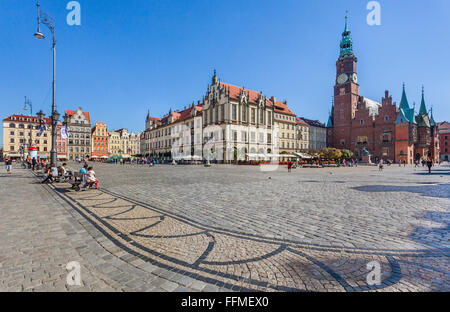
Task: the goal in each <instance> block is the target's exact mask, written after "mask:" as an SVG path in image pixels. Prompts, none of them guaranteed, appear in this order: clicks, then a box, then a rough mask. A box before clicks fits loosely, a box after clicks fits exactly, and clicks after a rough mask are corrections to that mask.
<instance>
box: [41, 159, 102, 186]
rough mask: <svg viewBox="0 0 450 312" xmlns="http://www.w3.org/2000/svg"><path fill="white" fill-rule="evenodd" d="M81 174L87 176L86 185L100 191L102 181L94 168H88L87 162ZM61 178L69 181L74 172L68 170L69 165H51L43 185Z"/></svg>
mask: <svg viewBox="0 0 450 312" xmlns="http://www.w3.org/2000/svg"><path fill="white" fill-rule="evenodd" d="M80 173H82V174H84V175H85V176H86V185H89V186H94V185H95V188H96V189H98V188H99V185H100V180H99V179H98V178H97V175H96V173H95V171H94V168H93V167H91V166H88V164H87V163H86V162H85V163H84V165H83V167H82V168H81V169H80ZM58 177H61V178H63V179H67V178H70V177H72V172H71V171H68V170H67V164H66V163H63V164H62V165H61V166H60V167H56V165H55V164H51V165H50V166H48V167H47V169H46V176H45V179H44V180H43V181H42V183H48V182H53V181H55V179H56V178H58Z"/></svg>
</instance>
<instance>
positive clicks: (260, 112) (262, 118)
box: [259, 110, 264, 124]
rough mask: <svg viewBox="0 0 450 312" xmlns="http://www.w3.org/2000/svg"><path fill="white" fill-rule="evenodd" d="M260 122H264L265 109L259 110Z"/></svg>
mask: <svg viewBox="0 0 450 312" xmlns="http://www.w3.org/2000/svg"><path fill="white" fill-rule="evenodd" d="M259 123H260V124H263V123H264V111H263V110H260V111H259Z"/></svg>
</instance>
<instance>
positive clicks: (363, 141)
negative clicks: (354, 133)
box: [356, 136, 368, 144]
mask: <svg viewBox="0 0 450 312" xmlns="http://www.w3.org/2000/svg"><path fill="white" fill-rule="evenodd" d="M367 141H368V140H367V137H366V136H359V137H358V138H357V139H356V143H358V144H367Z"/></svg>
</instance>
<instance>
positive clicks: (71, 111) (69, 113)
mask: <svg viewBox="0 0 450 312" xmlns="http://www.w3.org/2000/svg"><path fill="white" fill-rule="evenodd" d="M66 114H67V115H69V116H73V115H74V114H75V111H73V110H68V109H67V110H66ZM83 114H84V116H86V118H87V120H88V121H89V123H91V116H90V115H89V113H88V112H83Z"/></svg>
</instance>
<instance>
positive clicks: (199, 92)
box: [0, 0, 450, 140]
mask: <svg viewBox="0 0 450 312" xmlns="http://www.w3.org/2000/svg"><path fill="white" fill-rule="evenodd" d="M40 2H41V8H42V10H43V11H46V12H47V13H49V14H50V15H51V16H52V17H54V19H55V20H56V38H57V82H56V83H57V106H58V111H60V112H63V111H64V110H65V109H74V108H76V107H78V106H81V107H82V108H83V109H84V110H86V111H89V112H90V113H91V116H92V121H93V122H95V121H103V122H106V123H107V124H108V127H109V128H110V129H118V128H122V127H125V128H128V129H130V130H132V131H135V132H137V131H141V130H142V129H143V128H144V121H145V116H146V113H147V110H148V109H150V112H151V114H152V115H153V116H161V115H162V114H164V113H166V112H168V110H169V108H172V109H178V108H183V107H184V106H186V105H189V104H190V103H192V102H193V101H197V100H199V99H201V97H202V96H203V95H204V94H205V90H206V87H207V84H208V83H209V82H210V79H211V75H212V72H213V69H214V68H216V69H217V72H218V75H219V78H221V80H222V81H225V82H228V83H232V84H235V85H239V86H245V87H246V88H250V89H254V90H257V91H262V92H263V93H264V94H265V95H266V96H269V97H270V96H276V97H277V98H278V99H281V100H287V101H288V104H289V106H290V107H291V109H292V110H293V111H294V112H295V113H296V114H297V115H299V116H304V117H307V118H313V119H320V120H322V121H323V122H325V121H326V120H327V119H328V112H329V109H330V106H331V97H332V92H333V88H332V87H333V85H334V79H335V62H336V59H337V57H338V53H339V41H340V39H341V33H342V31H343V29H344V16H345V11H346V10H348V11H349V17H350V20H349V21H350V30H351V31H352V36H353V41H354V51H355V54H356V56H357V57H358V60H359V62H358V74H359V83H360V86H361V95H364V96H366V97H369V98H372V99H374V100H378V101H380V100H381V97H382V96H383V95H384V90H389V91H390V92H391V93H392V95H393V97H394V101H396V102H397V103H399V102H400V96H401V89H402V83H403V82H405V83H406V87H407V95H408V99H409V101H410V102H411V103H412V102H414V101H415V102H417V109H418V105H419V103H420V94H421V86H422V84H424V85H425V92H426V100H427V104H428V105H429V106H431V105H433V107H434V113H435V118H436V120H437V121H443V120H450V105H449V104H450V88H449V86H450V72H449V71H450V70H449V69H450V58H449V51H450V40H449V38H450V19H449V18H448V17H449V15H450V1H448V0H430V1H419V0H395V1H392V0H389V1H388V0H384V1H379V2H380V3H381V14H382V15H381V26H369V25H368V24H367V22H366V16H367V14H368V13H369V11H368V10H367V9H366V5H367V3H368V2H369V1H368V0H367V1H366V0H346V1H334V0H316V1H299V0H287V1H283V0H281V1H273V0H270V1H269V0H244V1H238V0H222V1H218V0H189V1H188V0H184V1H180V0H172V1H169V0H165V1H162V0H128V1H125V0H123V1H119V0H79V3H80V5H81V26H69V25H67V23H66V15H67V14H68V13H69V11H68V10H66V4H67V3H68V2H69V1H65V0H57V1H56V0H41V1H40ZM42 30H43V32H44V34H45V35H47V38H48V37H49V36H50V33H49V32H48V30H47V29H45V27H43V28H42ZM35 31H36V7H35V1H32V0H27V1H25V0H21V1H16V0H0V34H1V38H2V40H1V41H0V55H1V57H0V68H1V73H2V76H3V78H2V81H3V83H1V84H0V116H1V117H2V119H3V118H4V117H6V116H8V115H11V114H14V113H22V112H23V102H24V96H27V97H28V98H30V99H31V101H32V102H33V106H34V111H35V112H36V111H38V110H39V109H43V110H44V112H46V113H47V114H48V113H49V111H50V104H51V74H52V67H51V62H52V58H51V42H50V40H45V41H41V40H37V39H35V38H34V37H33V34H34V32H35ZM1 139H2V138H0V140H1Z"/></svg>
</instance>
